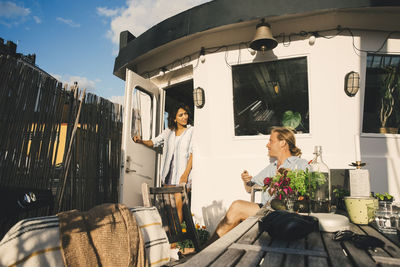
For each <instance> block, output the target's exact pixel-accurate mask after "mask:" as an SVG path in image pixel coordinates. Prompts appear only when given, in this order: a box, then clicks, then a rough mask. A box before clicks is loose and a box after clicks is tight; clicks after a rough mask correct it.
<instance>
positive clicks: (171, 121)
mask: <svg viewBox="0 0 400 267" xmlns="http://www.w3.org/2000/svg"><path fill="white" fill-rule="evenodd" d="M180 108H181V109H183V110H185V111H186V112H187V113H188V124H191V125H192V116H191V114H190V109H189V106H188V105H186V104H184V103H178V104H176V105H175V106H174V107H173V108H172V109H171V110H170V112H169V114H168V128H170V129H171V130H174V129H176V127H177V125H176V122H175V118H176V114H177V113H178V110H179V109H180Z"/></svg>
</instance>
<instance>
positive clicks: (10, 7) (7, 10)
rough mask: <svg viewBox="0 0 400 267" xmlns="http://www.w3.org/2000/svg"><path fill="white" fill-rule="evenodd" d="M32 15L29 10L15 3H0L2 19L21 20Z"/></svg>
mask: <svg viewBox="0 0 400 267" xmlns="http://www.w3.org/2000/svg"><path fill="white" fill-rule="evenodd" d="M30 13H31V10H30V9H29V8H24V7H20V6H17V5H16V4H15V3H13V2H8V1H7V2H4V1H1V2H0V17H3V18H21V17H26V16H28V15H29V14H30Z"/></svg>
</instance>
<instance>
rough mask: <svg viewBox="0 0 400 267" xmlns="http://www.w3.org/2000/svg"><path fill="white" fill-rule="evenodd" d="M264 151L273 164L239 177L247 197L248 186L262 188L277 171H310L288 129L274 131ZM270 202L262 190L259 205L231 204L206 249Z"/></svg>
mask: <svg viewBox="0 0 400 267" xmlns="http://www.w3.org/2000/svg"><path fill="white" fill-rule="evenodd" d="M267 148H268V155H269V157H271V158H275V159H276V160H275V161H274V162H272V163H271V164H269V165H268V166H267V167H266V168H265V169H263V170H262V171H261V172H260V173H259V174H257V175H256V176H254V177H252V176H251V175H249V173H248V172H247V171H246V170H245V171H243V173H242V180H243V183H244V187H245V189H246V191H247V192H248V193H250V191H251V186H252V185H254V184H258V185H261V186H263V185H264V179H265V178H266V177H273V176H275V174H276V172H277V170H278V169H279V168H287V169H302V170H305V169H306V168H307V167H309V165H308V163H307V161H306V160H304V159H301V158H300V155H301V150H300V149H299V148H298V147H296V138H295V136H294V133H293V131H291V130H290V129H288V128H284V127H276V128H273V129H272V130H271V135H270V139H269V142H268V144H267ZM272 198H273V196H271V195H270V194H269V193H268V190H265V192H263V194H262V197H261V201H262V203H253V202H249V201H245V200H236V201H234V202H233V203H232V204H231V206H230V207H229V209H228V212H227V213H226V215H225V217H224V218H223V219H222V220H221V222H220V223H219V224H218V226H217V229H216V230H215V233H214V234H213V235H212V236H211V238H210V239H209V241H208V242H207V245H208V244H211V243H212V242H214V241H215V240H216V239H218V238H219V237H222V236H223V235H225V234H226V233H227V232H229V231H230V230H231V229H233V228H234V227H235V226H237V225H238V224H239V223H240V222H242V221H244V220H245V219H247V218H248V217H250V216H254V215H255V214H256V213H257V212H258V211H259V210H260V208H261V207H262V206H263V205H265V203H267V202H268V201H269V200H271V199H272Z"/></svg>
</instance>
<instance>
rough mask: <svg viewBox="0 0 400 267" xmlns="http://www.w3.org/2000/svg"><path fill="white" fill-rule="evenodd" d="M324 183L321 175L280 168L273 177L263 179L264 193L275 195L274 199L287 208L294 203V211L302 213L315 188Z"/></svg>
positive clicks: (307, 171)
mask: <svg viewBox="0 0 400 267" xmlns="http://www.w3.org/2000/svg"><path fill="white" fill-rule="evenodd" d="M324 183H325V178H324V176H323V174H322V173H318V172H317V173H315V172H314V173H311V172H309V170H308V169H306V170H298V169H296V170H290V169H285V168H280V169H279V170H278V172H277V174H276V175H275V176H274V177H266V178H265V179H264V191H265V190H268V193H269V194H270V195H272V196H273V195H275V198H276V199H278V200H280V201H284V202H286V205H287V206H289V205H292V204H293V201H294V202H295V203H294V207H293V208H294V210H295V211H296V210H300V211H303V212H304V211H305V210H304V209H306V208H307V207H308V205H307V200H308V199H310V198H312V197H313V196H314V193H315V190H316V189H317V186H318V185H321V184H324ZM296 202H297V203H296ZM271 204H272V203H271ZM296 205H297V207H296ZM273 208H274V207H273ZM288 208H289V209H291V207H288Z"/></svg>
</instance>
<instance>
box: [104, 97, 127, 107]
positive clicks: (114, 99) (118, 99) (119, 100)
mask: <svg viewBox="0 0 400 267" xmlns="http://www.w3.org/2000/svg"><path fill="white" fill-rule="evenodd" d="M108 100H110V101H111V102H113V103H116V104H120V105H122V106H123V105H124V96H111V97H109V98H108Z"/></svg>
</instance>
